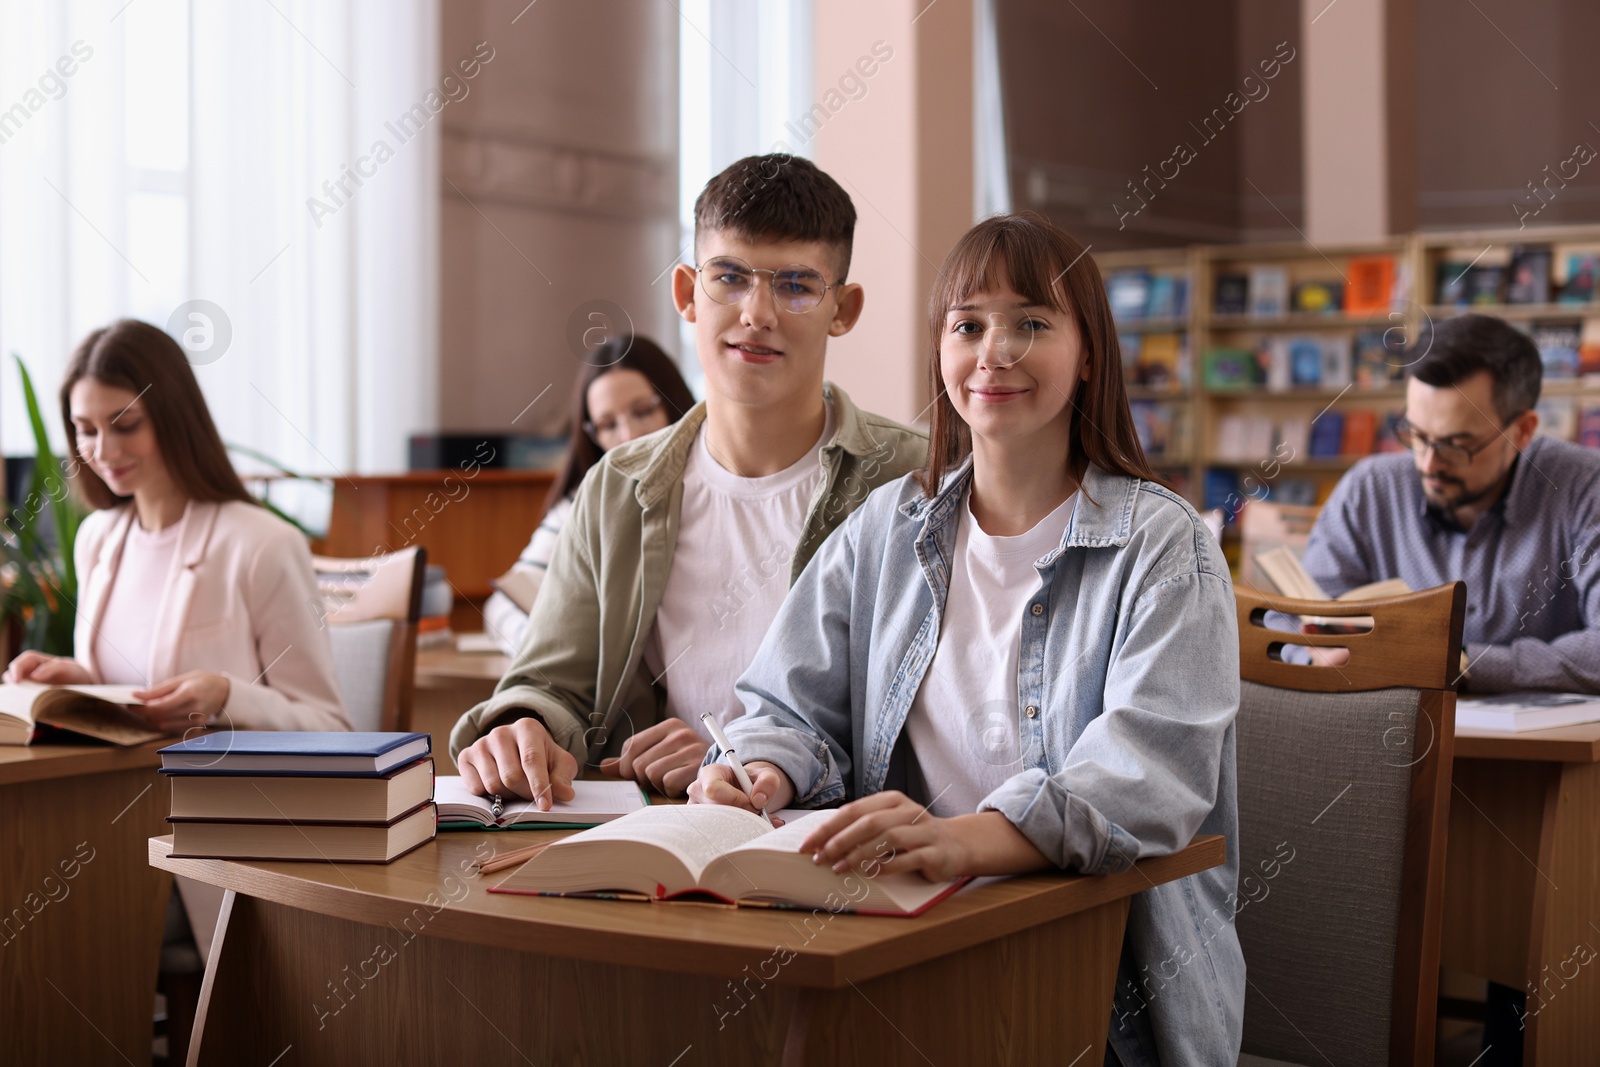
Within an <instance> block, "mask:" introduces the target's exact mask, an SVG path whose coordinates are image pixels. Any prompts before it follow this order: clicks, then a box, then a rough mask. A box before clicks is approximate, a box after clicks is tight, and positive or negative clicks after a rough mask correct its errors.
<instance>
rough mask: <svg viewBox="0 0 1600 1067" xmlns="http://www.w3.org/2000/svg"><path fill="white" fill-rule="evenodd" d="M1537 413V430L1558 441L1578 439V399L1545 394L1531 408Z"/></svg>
mask: <svg viewBox="0 0 1600 1067" xmlns="http://www.w3.org/2000/svg"><path fill="white" fill-rule="evenodd" d="M1533 410H1534V411H1535V412H1537V413H1538V415H1539V429H1538V431H1537V432H1539V433H1541V434H1544V435H1545V436H1546V437H1554V438H1555V439H1556V440H1558V441H1576V440H1577V439H1578V401H1577V400H1576V399H1575V398H1573V397H1570V396H1547V397H1544V398H1543V399H1541V400H1540V401H1539V403H1538V406H1536V407H1535V408H1534V409H1533Z"/></svg>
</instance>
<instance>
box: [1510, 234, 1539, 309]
mask: <svg viewBox="0 0 1600 1067" xmlns="http://www.w3.org/2000/svg"><path fill="white" fill-rule="evenodd" d="M1506 303H1508V304H1548V303H1550V249H1549V248H1548V247H1546V246H1534V247H1529V246H1522V247H1519V248H1517V249H1516V250H1515V251H1513V252H1512V253H1511V269H1510V273H1509V276H1508V277H1507V279H1506Z"/></svg>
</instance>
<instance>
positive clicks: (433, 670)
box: [411, 647, 511, 774]
mask: <svg viewBox="0 0 1600 1067" xmlns="http://www.w3.org/2000/svg"><path fill="white" fill-rule="evenodd" d="M510 667H511V658H510V657H509V656H501V655H495V654H489V653H481V652H470V653H469V652H457V651H456V650H455V649H454V648H453V647H444V648H419V649H417V671H416V681H417V689H416V694H415V696H413V697H412V703H411V728H412V729H413V730H417V731H420V732H422V733H425V734H428V735H430V736H431V737H432V738H433V761H434V769H435V772H436V773H438V774H455V773H456V765H455V762H454V761H453V760H451V758H450V731H451V729H452V728H454V726H455V724H456V720H457V719H459V718H461V715H462V713H463V712H465V711H467V710H468V709H469V708H471V707H472V706H473V705H474V704H478V703H481V702H483V701H485V700H487V699H489V694H491V693H493V692H494V687H495V684H496V683H497V682H499V681H500V677H501V675H503V674H505V673H506V671H507V670H509V669H510Z"/></svg>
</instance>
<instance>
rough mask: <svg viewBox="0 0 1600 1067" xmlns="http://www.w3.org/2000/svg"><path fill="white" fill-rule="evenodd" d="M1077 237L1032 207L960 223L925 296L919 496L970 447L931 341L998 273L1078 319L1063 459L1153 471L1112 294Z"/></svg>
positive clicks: (1077, 474) (1078, 469)
mask: <svg viewBox="0 0 1600 1067" xmlns="http://www.w3.org/2000/svg"><path fill="white" fill-rule="evenodd" d="M1086 251H1087V250H1086V249H1085V248H1084V247H1083V245H1082V244H1080V243H1079V242H1078V240H1077V239H1076V238H1074V237H1073V236H1071V235H1070V234H1068V233H1066V232H1064V231H1063V230H1061V229H1059V228H1057V227H1056V226H1054V225H1053V224H1051V223H1050V222H1048V221H1047V220H1045V219H1044V218H1042V217H1040V216H1039V215H1036V214H1034V213H1033V212H1031V211H1024V212H1019V213H1017V214H1014V215H996V216H994V217H993V218H989V219H985V220H984V221H982V222H980V223H978V224H977V225H976V226H974V227H973V228H972V229H970V230H968V231H967V232H966V234H965V235H963V236H962V238H961V240H959V241H957V242H956V246H955V247H954V248H952V249H951V250H950V254H949V255H948V256H946V257H945V260H944V266H943V267H942V268H941V269H940V272H939V276H938V280H937V281H935V282H934V286H933V296H932V298H931V299H930V300H929V301H928V343H929V352H928V356H929V358H928V383H929V391H930V392H931V393H932V395H933V396H934V398H935V399H934V402H933V417H932V418H931V419H930V421H929V426H928V462H927V466H925V467H924V468H923V469H922V470H921V471H919V472H918V474H917V481H918V482H919V483H920V484H921V485H922V491H923V493H924V494H926V495H927V496H930V497H931V496H934V495H936V494H937V493H938V491H939V483H940V481H941V480H942V479H943V478H944V474H945V472H946V471H947V470H949V469H950V468H952V467H955V466H958V465H959V464H960V463H961V462H962V460H964V459H966V457H967V453H969V452H971V451H972V433H971V431H970V430H969V429H968V427H967V425H966V423H964V422H962V421H961V417H960V416H959V415H957V414H956V409H955V407H954V405H952V404H951V403H950V397H949V395H948V394H947V393H946V392H945V389H944V381H943V379H942V378H941V377H940V374H939V342H940V339H941V338H942V337H943V336H944V320H945V315H946V313H947V312H948V311H949V310H950V308H952V307H955V306H957V305H959V304H964V303H966V302H967V300H968V299H969V298H970V297H972V296H973V295H974V294H976V293H983V292H988V291H990V290H991V289H993V288H994V287H995V286H996V285H998V284H1000V283H1002V282H1003V283H1005V284H1009V285H1010V287H1011V288H1012V289H1014V290H1016V292H1017V293H1018V294H1019V295H1020V296H1023V297H1025V298H1026V299H1027V300H1028V301H1029V302H1030V303H1033V304H1038V305H1039V306H1041V307H1048V308H1052V309H1054V310H1055V311H1057V312H1059V313H1060V314H1063V315H1071V316H1072V317H1073V319H1074V320H1075V321H1076V322H1077V324H1078V335H1079V337H1080V338H1081V339H1082V342H1083V354H1084V359H1085V361H1086V362H1087V363H1088V366H1089V378H1088V380H1087V381H1084V382H1080V383H1079V384H1078V388H1077V389H1075V390H1074V391H1073V396H1072V411H1073V414H1072V424H1071V431H1070V436H1069V442H1070V451H1069V453H1068V463H1069V464H1070V465H1071V467H1072V474H1073V477H1074V478H1076V479H1078V480H1079V481H1081V480H1082V477H1083V471H1084V467H1085V465H1086V464H1087V463H1091V462H1092V463H1094V464H1095V466H1097V467H1099V468H1101V469H1102V470H1106V471H1111V472H1113V473H1116V474H1123V475H1127V476H1128V477H1130V478H1143V479H1145V480H1146V481H1152V482H1156V481H1159V480H1160V479H1158V478H1157V477H1156V476H1155V472H1154V471H1152V470H1151V469H1150V462H1149V460H1147V459H1145V455H1144V449H1143V448H1142V447H1141V446H1140V444H1139V434H1138V432H1137V431H1136V430H1135V429H1134V425H1133V413H1132V412H1130V411H1129V410H1128V394H1127V390H1126V389H1124V388H1123V384H1122V351H1121V349H1120V347H1119V346H1118V344H1117V331H1116V328H1115V327H1114V326H1113V324H1112V321H1111V303H1110V301H1109V300H1107V299H1106V287H1105V285H1104V283H1102V282H1101V280H1100V272H1099V270H1098V269H1097V268H1096V267H1095V264H1094V261H1093V260H1091V259H1089V258H1088V257H1087V255H1086V254H1085V253H1086Z"/></svg>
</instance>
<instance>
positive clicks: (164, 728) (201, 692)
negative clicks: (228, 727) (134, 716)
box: [132, 671, 232, 734]
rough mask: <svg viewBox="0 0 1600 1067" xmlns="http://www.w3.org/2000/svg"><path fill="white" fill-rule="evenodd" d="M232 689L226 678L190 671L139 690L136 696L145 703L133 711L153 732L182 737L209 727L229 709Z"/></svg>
mask: <svg viewBox="0 0 1600 1067" xmlns="http://www.w3.org/2000/svg"><path fill="white" fill-rule="evenodd" d="M231 689H232V683H230V682H229V681H228V676H227V675H225V674H217V673H215V672H212V671H190V672H188V673H187V674H180V675H178V676H177V677H176V678H168V679H167V680H166V681H164V682H162V683H161V684H160V685H153V686H151V687H150V688H149V689H140V690H137V691H136V692H135V693H134V694H133V695H134V696H135V697H136V698H138V699H139V700H142V701H144V703H143V704H142V705H138V704H136V705H134V706H133V708H132V710H133V711H134V712H136V713H138V714H140V715H143V716H144V718H145V721H146V722H148V723H149V724H150V729H152V730H160V731H161V732H162V733H164V734H181V733H183V732H184V731H185V730H187V729H189V728H190V727H194V726H202V727H203V726H207V725H209V724H210V722H211V720H212V719H213V718H215V717H216V716H217V715H218V714H219V713H220V712H221V711H222V709H223V707H224V706H226V705H227V703H228V693H229V691H230V690H231Z"/></svg>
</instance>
